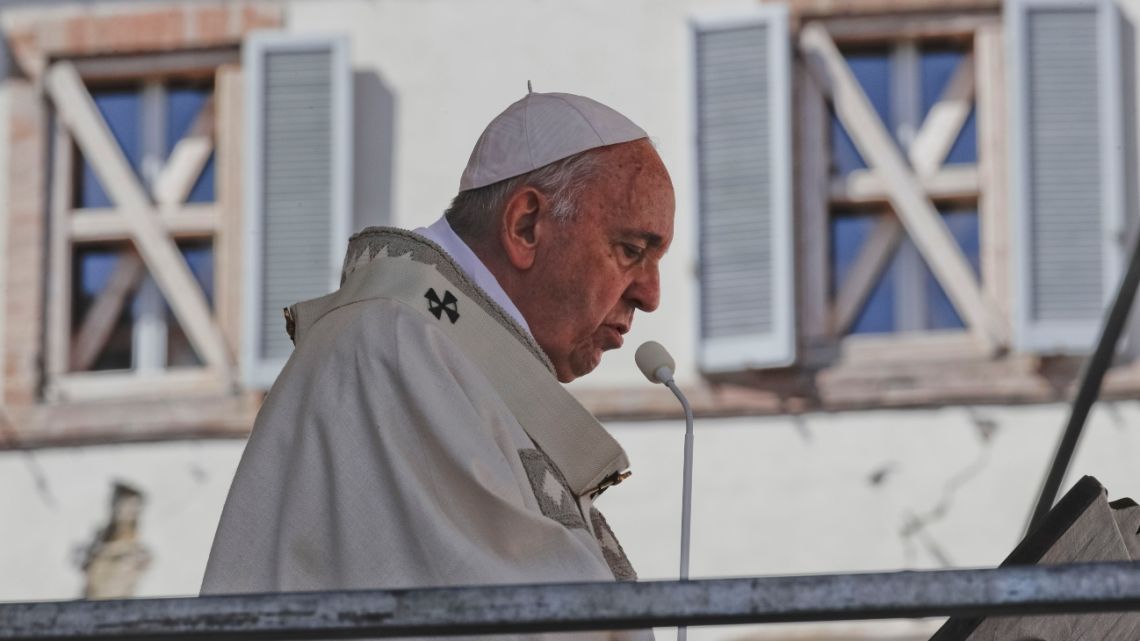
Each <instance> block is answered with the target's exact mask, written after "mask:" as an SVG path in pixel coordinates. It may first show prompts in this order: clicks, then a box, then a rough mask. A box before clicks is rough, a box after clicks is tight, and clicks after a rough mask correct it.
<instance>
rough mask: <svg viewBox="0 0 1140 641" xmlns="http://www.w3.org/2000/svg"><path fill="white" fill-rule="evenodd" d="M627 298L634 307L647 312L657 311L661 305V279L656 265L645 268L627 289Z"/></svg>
mask: <svg viewBox="0 0 1140 641" xmlns="http://www.w3.org/2000/svg"><path fill="white" fill-rule="evenodd" d="M626 298H627V299H628V300H629V301H630V302H631V303H633V306H634V307H636V308H637V309H640V310H642V311H645V312H651V311H653V310H655V309H657V306H658V305H660V304H661V277H660V274H659V273H658V271H657V265H656V263H655V264H653V265H651V266H647V267H645V269H644V270H643V271H642V273H640V274H639V275H638V276H637V278H635V279H634V280H633V282H631V283H630V284H629V288H628V289H626Z"/></svg>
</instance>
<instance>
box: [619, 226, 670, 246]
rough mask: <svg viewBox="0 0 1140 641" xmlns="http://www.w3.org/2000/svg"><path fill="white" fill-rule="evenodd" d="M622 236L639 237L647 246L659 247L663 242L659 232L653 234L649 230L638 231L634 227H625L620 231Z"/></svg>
mask: <svg viewBox="0 0 1140 641" xmlns="http://www.w3.org/2000/svg"><path fill="white" fill-rule="evenodd" d="M622 236H624V237H626V238H639V239H641V240H644V241H645V244H646V245H647V246H649V247H661V246H662V245H664V244H665V239H664V238H663V237H662V236H661V235H660V234H655V233H653V232H651V231H638V230H634V229H626V230H623V231H622Z"/></svg>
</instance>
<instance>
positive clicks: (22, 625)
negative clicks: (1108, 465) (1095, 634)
mask: <svg viewBox="0 0 1140 641" xmlns="http://www.w3.org/2000/svg"><path fill="white" fill-rule="evenodd" d="M1120 611H1140V563H1133V562H1115V563H1089V564H1079V565H1038V566H1022V567H1012V568H1001V569H997V570H939V571H927V572H892V573H875V574H834V575H815V576H812V575H808V576H785V577H766V578H739V579H698V580H691V581H651V582H640V583H639V582H612V581H611V582H607V583H564V584H549V585H499V586H475V587H453V588H425V589H408V590H362V591H352V592H310V593H280V594H235V595H229V596H209V597H200V598H178V599H138V600H127V601H71V602H55V603H11V604H0V640H3V641H110V640H112V639H114V640H127V641H143V640H145V641H206V640H211V641H212V640H217V641H220V640H222V639H227V640H229V641H252V640H254V639H279V640H281V641H287V640H294V641H309V640H316V639H367V638H381V637H387V638H390V637H405V636H452V635H472V634H520V633H529V632H558V631H564V632H565V631H576V630H617V629H638V628H649V627H654V626H675V625H726V624H739V623H777V622H805V621H838V620H856V619H894V618H915V617H933V616H969V617H975V616H977V617H984V616H1010V615H1032V614H1050V615H1057V614H1069V613H1086V612H1120Z"/></svg>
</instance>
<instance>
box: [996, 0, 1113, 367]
mask: <svg viewBox="0 0 1140 641" xmlns="http://www.w3.org/2000/svg"><path fill="white" fill-rule="evenodd" d="M1119 28H1120V25H1119V17H1118V15H1117V10H1116V7H1115V5H1114V4H1113V2H1112V0H1094V1H1093V2H1089V1H1088V0H1071V1H1058V0H1019V1H1014V2H1009V3H1007V5H1006V34H1007V37H1008V38H1009V44H1010V46H1009V47H1008V51H1009V52H1010V58H1009V74H1008V75H1009V79H1010V89H1011V101H1010V105H1011V111H1010V116H1011V117H1010V119H1009V120H1010V123H1011V125H1012V131H1011V134H1012V137H1011V152H1012V153H1011V154H1010V158H1011V160H1012V163H1013V165H1012V171H1011V176H1012V185H1011V186H1012V189H1013V220H1014V231H1015V233H1014V235H1013V237H1012V241H1013V250H1014V265H1015V272H1014V273H1015V291H1016V296H1017V300H1016V311H1015V323H1016V340H1017V345H1018V347H1019V349H1022V350H1025V351H1032V352H1037V353H1066V352H1081V351H1089V350H1091V348H1092V346H1093V344H1094V342H1095V340H1096V336H1097V334H1098V332H1099V329H1100V324H1101V319H1102V317H1103V315H1104V308H1105V306H1106V305H1107V303H1108V301H1109V299H1110V297H1111V295H1112V293H1113V292H1114V291H1115V287H1116V283H1117V280H1118V279H1119V276H1120V273H1121V267H1122V263H1123V253H1122V246H1121V244H1120V234H1121V231H1122V225H1123V221H1124V211H1123V210H1124V200H1123V197H1124V189H1123V161H1124V156H1123V153H1122V150H1121V141H1122V139H1123V130H1122V116H1123V115H1122V102H1121V100H1122V95H1121V83H1120V80H1121V78H1120V34H1119Z"/></svg>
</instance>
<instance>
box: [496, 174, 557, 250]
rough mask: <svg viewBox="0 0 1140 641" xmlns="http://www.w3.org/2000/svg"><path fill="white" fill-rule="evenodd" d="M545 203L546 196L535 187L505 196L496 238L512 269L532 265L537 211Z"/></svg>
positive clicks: (536, 241) (541, 212) (542, 210)
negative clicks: (506, 197)
mask: <svg viewBox="0 0 1140 641" xmlns="http://www.w3.org/2000/svg"><path fill="white" fill-rule="evenodd" d="M546 207H547V198H546V196H545V195H544V194H543V193H542V192H540V191H538V190H537V189H535V188H534V187H521V188H519V189H517V190H515V192H514V193H513V194H511V197H510V198H509V199H508V200H507V205H506V207H505V208H504V209H503V220H502V225H501V226H500V228H499V242H500V243H502V245H503V251H504V252H506V255H507V259H508V260H509V261H510V262H511V265H513V266H514V267H515V269H518V270H527V269H530V268H531V266H532V265H534V258H535V255H536V253H537V249H538V225H539V219H540V217H541V216H540V214H543V213H544V212H545V210H546Z"/></svg>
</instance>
